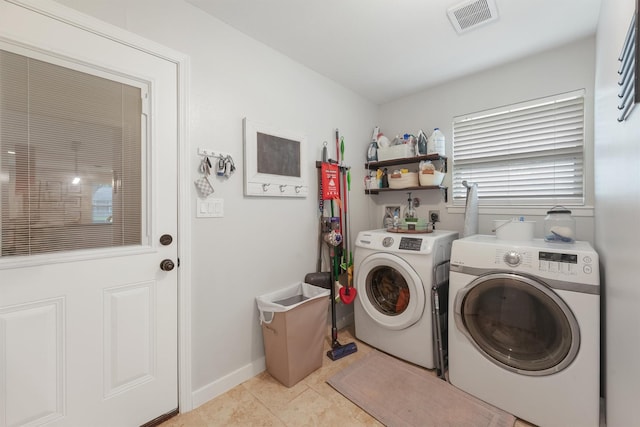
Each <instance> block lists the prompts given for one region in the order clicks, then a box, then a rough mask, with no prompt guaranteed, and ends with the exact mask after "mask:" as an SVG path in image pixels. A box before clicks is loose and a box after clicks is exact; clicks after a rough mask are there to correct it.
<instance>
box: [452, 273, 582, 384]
mask: <svg viewBox="0 0 640 427" xmlns="http://www.w3.org/2000/svg"><path fill="white" fill-rule="evenodd" d="M453 308H454V316H455V323H456V327H457V328H458V329H459V330H460V331H461V332H462V333H464V334H465V335H466V336H467V338H468V339H469V340H470V341H471V343H472V344H473V345H474V346H475V347H476V349H477V350H478V351H480V352H481V353H482V354H483V355H484V356H485V357H486V358H487V359H489V360H490V361H492V362H493V363H495V364H497V365H498V366H501V367H503V368H504V369H507V370H510V371H513V372H518V373H520V374H524V375H531V376H541V375H550V374H553V373H555V372H558V371H561V370H562V369H564V368H566V367H567V366H568V365H569V364H570V363H571V362H572V361H573V359H574V358H575V356H576V355H577V353H578V349H579V347H580V331H579V327H578V322H577V321H576V318H575V316H574V315H573V313H572V312H571V310H570V309H569V307H568V306H567V304H566V303H565V302H564V301H563V300H562V298H560V297H559V296H558V295H557V294H556V293H555V292H554V291H553V290H552V289H550V288H549V287H548V286H547V285H545V284H544V283H542V282H541V281H539V280H536V279H534V278H531V277H528V276H522V275H519V274H513V273H496V274H488V275H485V276H480V277H478V278H477V279H475V280H474V281H473V282H471V283H470V284H468V285H467V286H466V287H465V288H463V289H461V290H460V291H459V292H458V293H457V294H456V296H455V301H454V305H453Z"/></svg>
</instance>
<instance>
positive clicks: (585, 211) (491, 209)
mask: <svg viewBox="0 0 640 427" xmlns="http://www.w3.org/2000/svg"><path fill="white" fill-rule="evenodd" d="M552 207H553V206H548V207H544V208H538V207H534V206H480V208H479V209H478V213H479V214H480V215H492V214H497V215H516V216H520V215H534V216H535V215H538V216H546V215H547V211H548V210H550V209H551V208H552ZM446 208H447V212H448V213H452V214H464V212H465V207H464V206H451V205H448V206H447V207H446ZM567 209H569V210H570V211H571V215H572V216H574V217H592V216H594V214H593V212H594V208H593V206H567Z"/></svg>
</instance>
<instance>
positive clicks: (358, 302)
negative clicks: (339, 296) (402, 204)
mask: <svg viewBox="0 0 640 427" xmlns="http://www.w3.org/2000/svg"><path fill="white" fill-rule="evenodd" d="M457 238H458V233H457V232H454V231H445V230H435V231H434V232H432V233H421V234H403V233H393V232H389V231H387V230H384V229H381V230H373V231H363V232H361V233H359V234H358V238H357V239H356V242H355V253H354V274H355V276H354V286H355V288H356V290H357V296H356V299H355V301H354V307H353V313H354V319H355V330H356V337H357V338H358V339H360V340H362V341H364V342H366V343H368V344H369V345H371V346H373V347H376V348H378V349H379V350H382V351H384V352H385V353H389V354H391V355H393V356H396V357H398V358H400V359H403V360H406V361H409V362H412V363H414V364H416V365H420V366H423V367H425V368H427V369H433V368H435V366H436V365H435V360H434V359H435V358H434V345H433V327H432V324H433V321H432V308H431V288H432V284H433V283H434V274H435V276H436V277H435V280H436V283H443V282H444V281H446V279H447V276H448V263H447V262H446V261H448V260H449V257H450V255H451V243H452V242H453V241H454V240H455V239H457ZM436 266H440V267H444V268H435V273H434V267H436ZM445 320H446V317H445Z"/></svg>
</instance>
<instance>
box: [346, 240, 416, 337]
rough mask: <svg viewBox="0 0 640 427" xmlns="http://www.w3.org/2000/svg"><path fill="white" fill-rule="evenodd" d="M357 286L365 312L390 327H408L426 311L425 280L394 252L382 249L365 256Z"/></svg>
mask: <svg viewBox="0 0 640 427" xmlns="http://www.w3.org/2000/svg"><path fill="white" fill-rule="evenodd" d="M424 261H425V262H426V261H427V260H426V259H425V260H424ZM355 286H356V289H357V290H358V293H357V298H358V301H359V302H360V304H361V305H362V308H363V309H364V311H365V312H366V313H367V315H369V317H371V319H373V320H374V321H375V322H376V323H377V324H379V325H380V326H383V327H385V328H387V329H392V330H399V329H405V328H408V327H409V326H411V325H413V324H414V323H416V322H417V321H418V320H420V318H421V317H422V314H423V313H424V309H425V290H424V286H423V285H422V280H421V279H420V277H419V276H418V274H417V273H416V272H415V270H414V269H413V268H412V267H411V265H409V263H407V262H406V261H405V260H404V259H402V258H400V257H397V256H395V255H393V254H389V253H386V252H379V253H374V254H372V255H369V256H368V257H367V258H365V259H364V260H363V261H362V263H361V264H360V266H359V268H358V272H357V275H356V281H355Z"/></svg>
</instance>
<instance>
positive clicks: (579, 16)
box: [186, 0, 601, 103]
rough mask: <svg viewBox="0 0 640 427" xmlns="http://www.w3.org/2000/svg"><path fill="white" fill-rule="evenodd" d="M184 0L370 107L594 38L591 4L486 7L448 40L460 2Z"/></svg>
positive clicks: (583, 0) (549, 1)
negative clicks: (490, 13) (481, 18)
mask: <svg viewBox="0 0 640 427" xmlns="http://www.w3.org/2000/svg"><path fill="white" fill-rule="evenodd" d="M186 1H187V2H188V3H191V4H192V5H194V6H197V7H199V8H201V9H202V10H204V11H205V12H207V13H208V14H210V15H213V16H215V17H216V18H218V19H220V20H221V21H223V22H226V23H227V24H229V25H230V26H232V27H234V28H236V29H238V30H239V31H241V32H243V33H245V34H247V35H249V36H251V37H253V38H254V39H256V40H258V41H260V42H262V43H264V44H266V45H268V46H271V47H272V48H273V49H275V50H277V51H280V52H282V53H283V54H285V55H286V56H288V57H290V58H292V59H294V60H295V61H297V62H299V63H301V64H304V65H305V66H307V67H309V68H310V69H312V70H315V71H316V72H318V73H320V74H322V75H324V76H326V77H328V78H330V79H332V80H334V81H336V82H338V83H340V84H341V85H343V86H345V87H347V88H350V89H351V90H353V91H354V92H356V93H358V94H360V95H362V96H364V97H366V98H368V99H370V100H371V101H374V102H376V103H384V102H387V101H391V100H394V99H397V98H400V97H403V96H406V95H408V94H411V93H415V92H417V91H419V90H423V89H426V88H428V87H430V86H434V85H437V84H439V83H442V82H444V81H446V80H451V79H454V78H458V77H461V76H464V75H465V74H470V73H474V72H477V71H480V70H483V69H487V68H490V67H493V66H496V65H499V64H501V63H505V62H509V61H511V60H515V59H518V58H521V57H523V56H527V55H530V54H532V53H536V52H539V51H543V50H546V49H549V48H552V47H555V46H559V45H562V44H565V43H568V42H570V41H573V40H577V39H580V38H583V37H586V36H588V35H591V34H594V33H595V31H596V26H597V21H598V14H599V12H600V3H601V0H495V3H496V6H497V9H498V20H497V21H493V22H491V23H488V24H486V25H482V26H479V27H477V28H474V29H472V30H470V31H467V32H465V33H462V34H458V33H456V31H455V30H454V28H453V26H452V25H451V22H450V21H449V18H448V16H447V9H448V8H450V7H452V6H457V5H459V4H460V3H461V0H316V1H312V0H186Z"/></svg>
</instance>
